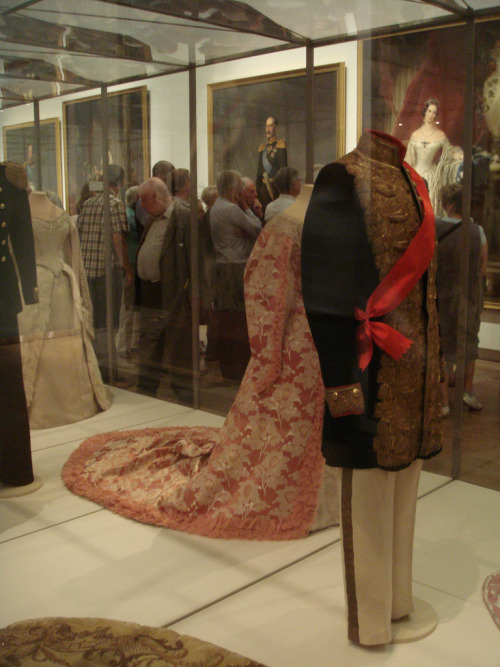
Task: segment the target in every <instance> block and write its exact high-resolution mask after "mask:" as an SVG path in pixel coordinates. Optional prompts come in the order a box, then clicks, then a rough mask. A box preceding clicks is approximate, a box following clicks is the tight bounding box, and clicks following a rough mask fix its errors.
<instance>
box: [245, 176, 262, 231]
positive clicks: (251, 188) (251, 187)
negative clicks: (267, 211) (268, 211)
mask: <svg viewBox="0 0 500 667" xmlns="http://www.w3.org/2000/svg"><path fill="white" fill-rule="evenodd" d="M241 182H242V183H243V190H244V193H245V200H246V203H247V205H248V209H249V210H250V211H252V213H253V214H254V215H255V216H257V218H259V220H260V221H261V222H262V220H264V210H263V208H262V204H261V203H260V201H259V198H258V197H257V188H256V187H255V183H254V182H253V181H252V179H251V178H249V177H248V176H243V177H242V179H241Z"/></svg>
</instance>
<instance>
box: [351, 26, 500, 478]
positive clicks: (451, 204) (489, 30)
mask: <svg viewBox="0 0 500 667" xmlns="http://www.w3.org/2000/svg"><path fill="white" fill-rule="evenodd" d="M499 26H500V22H499V21H484V22H481V23H478V24H477V26H476V54H475V69H474V71H475V82H474V100H475V103H474V137H473V155H472V211H471V213H472V218H473V220H474V221H475V222H474V223H473V224H471V228H470V238H469V259H468V275H467V290H468V298H467V324H466V327H465V330H466V333H465V336H466V342H465V362H464V367H463V369H460V368H459V369H456V364H457V361H458V360H459V358H460V354H459V353H460V348H457V344H458V342H459V341H457V334H458V331H459V330H460V326H459V322H460V320H459V285H460V252H461V251H460V246H461V238H460V237H461V234H460V228H459V226H458V225H456V224H455V223H457V222H460V221H461V206H462V201H461V191H460V184H461V182H462V179H463V155H462V151H461V146H462V145H463V127H464V108H465V65H466V63H465V53H466V51H465V49H464V48H463V44H464V41H465V29H464V28H462V27H455V28H443V29H439V30H433V31H429V32H425V31H423V32H418V33H407V34H404V35H394V36H391V37H385V38H380V39H373V40H366V41H364V42H363V50H362V53H363V57H362V77H363V93H362V112H361V114H362V123H363V126H364V127H372V128H374V129H378V130H382V131H385V132H388V133H390V134H393V135H394V136H396V137H398V138H399V139H401V140H402V141H403V142H404V143H405V144H407V145H408V150H407V154H406V159H407V161H408V162H409V163H410V164H411V165H412V166H414V167H415V168H416V169H417V171H419V173H420V174H421V175H422V176H423V177H424V178H425V179H426V181H427V185H428V187H429V193H430V198H431V202H432V204H433V208H434V211H435V213H436V217H437V220H436V232H437V238H438V275H437V279H438V303H439V310H440V320H441V322H440V325H441V337H442V348H443V355H444V359H445V361H446V365H447V370H448V375H447V378H446V381H445V382H444V383H443V386H442V391H443V396H444V397H445V401H446V403H447V404H448V405H449V407H450V408H451V413H450V418H448V419H446V421H445V424H444V426H445V434H446V440H445V451H444V455H441V456H438V457H436V458H435V459H432V460H430V461H429V462H428V463H426V464H425V467H426V468H427V469H428V470H433V471H438V472H444V473H445V474H450V471H451V452H452V443H453V439H454V438H455V440H456V439H457V428H459V429H460V438H459V439H460V440H461V448H462V449H461V451H462V460H461V466H460V477H461V478H462V479H466V480H470V481H476V482H478V483H481V484H484V485H485V486H490V487H491V488H500V475H499V473H500V468H499V465H500V464H499V460H498V457H497V456H496V453H495V450H494V445H493V442H494V439H495V438H494V435H493V434H494V429H495V428H497V427H498V415H497V408H496V401H497V398H498V396H497V393H498V389H497V388H496V385H495V381H496V379H497V378H498V373H499V370H498V363H496V364H495V363H494V362H493V361H488V360H486V359H480V358H478V357H480V355H483V356H486V358H487V359H495V358H496V359H497V361H498V354H499V352H498V349H497V348H498V343H496V344H495V343H493V344H492V345H491V347H492V348H493V350H492V349H488V347H489V346H488V344H486V345H484V344H483V346H482V347H483V348H486V349H483V350H480V349H478V332H479V329H480V320H481V317H482V319H483V321H484V320H485V319H486V323H485V327H486V329H487V328H488V326H491V325H489V324H488V322H489V321H492V320H491V316H490V314H489V313H491V312H492V311H483V304H484V305H486V307H487V308H488V309H490V308H498V305H499V303H500V300H499V298H498V296H499V294H500V291H499V289H498V285H497V283H498V282H499V281H498V275H499V267H500V254H499V247H500V246H499V244H498V243H497V238H498V235H499V230H500V220H499V219H498V210H499V203H500V202H499V201H498V193H499V191H500V190H499V188H498V187H497V186H498V183H499V182H500V181H499V179H498V178H497V174H500V167H499V170H497V166H496V165H497V163H498V164H499V165H500V159H499V158H498V155H497V154H498V153H499V152H500V143H499V141H500V140H499V138H498V137H499V136H500V129H499V127H498V126H497V125H498V123H497V120H498V109H497V104H496V99H497V83H498V64H497V60H498V58H497V55H498V43H499V40H500V27H499ZM429 100H430V104H429V102H428V101H429ZM426 110H427V111H426ZM436 111H437V118H435V117H434V114H435V112H436ZM429 113H430V114H431V116H432V117H431V116H429ZM445 186H446V187H445ZM443 188H444V190H443ZM457 188H458V194H457V192H455V193H454V189H457ZM456 197H458V199H456ZM476 223H477V224H476ZM486 252H488V261H487V260H486ZM485 272H486V276H485V275H484V273H485ZM482 311H483V312H482ZM494 312H497V311H494ZM493 320H494V321H498V318H494V317H493ZM496 326H498V324H497V325H496ZM462 373H463V375H464V378H465V387H464V391H465V392H466V393H465V394H464V400H463V403H462V388H461V387H459V386H458V381H456V378H457V377H459V376H460V375H461V374H462ZM448 385H449V386H448ZM457 394H458V396H457ZM481 405H482V409H481ZM459 408H460V409H462V410H463V413H462V420H461V421H460V417H459V415H458V414H457V410H458V409H459ZM460 425H461V426H460Z"/></svg>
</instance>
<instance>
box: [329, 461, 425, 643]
mask: <svg viewBox="0 0 500 667" xmlns="http://www.w3.org/2000/svg"><path fill="white" fill-rule="evenodd" d="M421 469H422V461H421V460H417V461H414V462H413V463H412V464H411V465H410V466H409V467H408V468H405V469H404V470H400V471H398V472H389V471H387V470H381V469H380V468H370V469H367V470H350V469H347V468H343V469H339V472H340V476H341V480H342V482H341V485H340V486H341V535H342V549H343V559H344V583H345V592H346V605H347V625H348V637H349V639H350V640H351V641H353V642H355V643H357V644H362V645H366V646H368V645H374V644H389V643H391V641H392V632H391V620H396V619H399V618H402V617H404V616H407V615H408V614H410V613H411V612H412V611H413V599H412V552H413V533H414V528H415V511H416V503H417V491H418V480H419V477H420V471H421Z"/></svg>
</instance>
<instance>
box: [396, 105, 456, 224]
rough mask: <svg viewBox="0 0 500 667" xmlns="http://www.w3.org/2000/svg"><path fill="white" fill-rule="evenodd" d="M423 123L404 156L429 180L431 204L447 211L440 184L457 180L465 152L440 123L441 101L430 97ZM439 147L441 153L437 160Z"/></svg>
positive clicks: (439, 213) (440, 211)
mask: <svg viewBox="0 0 500 667" xmlns="http://www.w3.org/2000/svg"><path fill="white" fill-rule="evenodd" d="M422 115H423V117H424V119H423V123H422V125H421V126H420V127H419V128H418V129H417V130H415V131H414V132H413V133H412V135H411V137H410V140H409V142H408V148H407V151H406V156H405V160H406V162H407V163H408V164H409V165H410V166H411V167H413V168H414V169H415V170H416V171H417V173H418V174H420V176H422V178H424V179H425V180H426V182H427V187H428V189H429V197H430V200H431V204H432V208H433V209H434V213H435V214H436V215H444V211H443V208H442V206H441V188H442V187H443V186H444V185H447V184H448V183H454V182H456V177H457V171H458V168H459V166H460V165H461V164H463V160H464V154H463V151H462V149H461V148H460V147H459V146H452V145H451V144H450V142H449V141H448V139H447V137H446V134H445V133H444V132H443V131H442V130H441V129H440V128H439V127H438V126H437V124H436V121H437V118H438V101H437V100H436V99H434V98H430V99H428V100H427V101H426V103H425V104H424V108H423V110H422ZM439 151H441V155H440V156H439V159H438V161H437V162H436V161H435V158H436V156H437V155H438V153H439Z"/></svg>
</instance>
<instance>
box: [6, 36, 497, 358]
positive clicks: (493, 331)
mask: <svg viewBox="0 0 500 667" xmlns="http://www.w3.org/2000/svg"><path fill="white" fill-rule="evenodd" d="M243 38H244V37H242V39H243ZM339 62H343V63H344V64H345V67H346V152H348V151H350V150H352V149H353V148H354V147H355V146H356V143H357V139H358V137H357V91H358V80H357V43H356V42H350V43H347V44H337V45H333V46H325V47H321V48H318V49H316V50H315V53H314V64H315V65H317V66H320V65H329V64H334V63H339ZM305 66H306V52H305V49H294V50H290V51H284V52H281V53H273V54H268V55H263V56H256V57H253V58H245V59H242V60H234V61H232V62H228V63H221V64H218V65H211V66H208V67H201V68H199V69H198V70H197V71H196V86H197V129H198V192H201V190H202V189H203V187H205V185H208V142H207V129H208V117H207V85H208V84H212V83H219V82H222V81H232V80H233V79H242V78H247V77H254V76H259V75H264V74H272V73H273V72H284V71H288V70H295V69H303V68H305ZM139 85H141V83H134V84H130V85H126V86H114V87H111V88H110V89H109V91H110V92H113V91H116V90H122V89H126V88H131V87H136V86H139ZM146 85H147V87H148V91H149V96H150V115H151V128H150V140H151V146H150V150H151V164H152V165H153V164H154V163H155V162H157V161H158V160H169V161H170V162H172V163H173V164H175V166H176V167H185V168H189V77H188V74H187V72H183V73H180V74H172V75H169V76H165V77H158V78H156V79H150V80H148V81H147V82H146ZM95 94H99V90H98V89H97V90H95V91H87V92H84V93H78V94H76V95H68V96H66V97H64V98H56V99H52V100H45V101H43V102H41V103H40V118H41V119H42V120H43V119H46V118H59V119H60V120H61V132H62V108H63V101H68V100H72V99H78V98H84V97H88V96H89V95H95ZM28 122H33V105H31V104H26V105H24V106H20V107H16V108H14V109H4V110H0V126H1V127H3V126H8V125H17V124H19V123H28ZM0 154H1V155H2V156H3V136H2V133H0ZM63 171H64V170H63ZM63 178H64V176H63ZM64 191H65V190H64V183H63V192H64ZM480 341H481V342H480V344H481V347H483V348H487V349H491V350H500V325H499V324H497V323H491V322H484V323H483V324H482V325H481V331H480Z"/></svg>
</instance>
